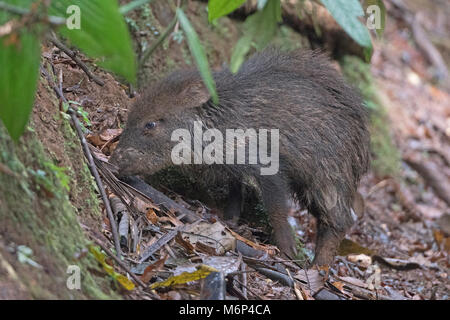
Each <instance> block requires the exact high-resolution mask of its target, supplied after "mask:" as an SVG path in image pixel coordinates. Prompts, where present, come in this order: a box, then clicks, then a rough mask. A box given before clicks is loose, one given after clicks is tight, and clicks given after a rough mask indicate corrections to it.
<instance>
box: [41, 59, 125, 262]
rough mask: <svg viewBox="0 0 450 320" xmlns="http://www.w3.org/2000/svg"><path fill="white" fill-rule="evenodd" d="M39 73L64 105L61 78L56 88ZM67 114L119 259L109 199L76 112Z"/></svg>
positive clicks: (47, 76) (117, 238)
mask: <svg viewBox="0 0 450 320" xmlns="http://www.w3.org/2000/svg"><path fill="white" fill-rule="evenodd" d="M41 72H42V73H43V74H44V75H45V76H46V78H47V81H48V83H49V85H50V86H51V87H52V89H53V90H54V91H55V93H56V95H57V96H58V97H59V98H60V99H61V101H63V102H64V103H68V101H67V99H66V97H65V96H64V94H63V92H62V83H61V82H62V79H61V78H62V77H60V85H59V87H58V86H57V85H56V84H55V83H54V82H53V81H52V79H51V77H50V75H49V74H48V72H47V71H46V70H45V69H44V68H42V67H41ZM67 112H68V113H69V115H70V117H71V119H72V123H73V125H74V127H75V131H76V132H77V134H78V138H79V139H80V143H81V146H82V148H83V152H84V155H85V157H86V159H87V160H88V161H87V165H88V167H89V170H90V171H91V174H92V175H93V176H94V179H95V182H96V183H97V187H98V190H99V192H100V194H101V196H102V199H103V203H104V204H105V209H106V213H107V215H108V219H109V222H110V224H111V232H112V235H113V240H114V247H115V249H116V252H117V256H118V257H119V258H120V257H121V255H122V254H121V252H122V251H121V250H120V242H119V234H118V230H117V223H116V220H115V219H114V215H113V212H112V210H111V204H110V203H109V199H108V196H107V195H106V192H105V189H104V187H103V183H102V180H101V179H100V176H99V174H98V171H97V168H96V166H95V163H94V158H93V156H92V154H91V151H90V149H89V146H88V144H87V141H86V138H85V137H84V134H83V132H82V131H81V126H80V121H79V120H78V118H77V116H76V112H75V110H73V109H72V108H71V107H70V106H69V108H68V110H67Z"/></svg>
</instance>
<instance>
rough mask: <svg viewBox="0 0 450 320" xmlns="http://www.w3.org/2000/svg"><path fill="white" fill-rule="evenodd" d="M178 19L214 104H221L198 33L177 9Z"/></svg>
mask: <svg viewBox="0 0 450 320" xmlns="http://www.w3.org/2000/svg"><path fill="white" fill-rule="evenodd" d="M177 17H178V21H179V22H180V26H181V28H183V31H184V33H185V34H186V39H187V42H188V44H189V50H190V51H191V54H192V56H193V57H194V60H195V62H196V64H197V68H198V70H199V72H200V75H201V76H202V79H203V82H204V83H205V85H206V88H208V91H209V93H210V94H211V97H212V99H213V101H214V103H216V104H217V103H218V102H219V97H218V96H217V92H216V84H215V82H214V79H213V77H212V74H211V70H210V69H209V64H208V59H207V58H206V54H205V50H204V49H203V46H202V44H201V43H200V40H199V39H198V36H197V33H196V32H195V30H194V28H193V27H192V25H191V23H190V22H189V20H188V18H187V17H186V15H185V14H184V12H183V10H182V9H180V8H178V9H177Z"/></svg>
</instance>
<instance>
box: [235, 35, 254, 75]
mask: <svg viewBox="0 0 450 320" xmlns="http://www.w3.org/2000/svg"><path fill="white" fill-rule="evenodd" d="M251 46H252V39H251V38H249V37H245V36H244V37H242V38H240V39H239V41H238V42H237V43H236V45H235V46H234V49H233V54H232V55H231V61H230V70H231V72H232V73H236V72H237V71H238V70H239V67H240V66H241V64H242V63H243V62H244V61H245V56H246V55H247V53H248V52H249V51H250V48H251Z"/></svg>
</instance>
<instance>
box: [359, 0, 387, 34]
mask: <svg viewBox="0 0 450 320" xmlns="http://www.w3.org/2000/svg"><path fill="white" fill-rule="evenodd" d="M363 6H364V11H365V12H366V14H367V15H368V17H367V18H369V17H370V15H371V14H374V17H375V19H379V21H374V22H375V31H376V33H377V36H378V37H381V36H382V35H383V33H384V28H385V26H386V7H385V6H384V3H383V0H364V3H363ZM371 6H377V7H378V8H372V7H371ZM367 9H374V11H372V10H369V12H368V11H367ZM378 15H379V16H378Z"/></svg>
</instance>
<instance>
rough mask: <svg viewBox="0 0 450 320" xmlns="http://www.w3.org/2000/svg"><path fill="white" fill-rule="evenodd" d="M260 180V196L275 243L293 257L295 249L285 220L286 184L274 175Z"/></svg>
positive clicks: (286, 208)
mask: <svg viewBox="0 0 450 320" xmlns="http://www.w3.org/2000/svg"><path fill="white" fill-rule="evenodd" d="M260 182H261V192H262V198H263V202H264V206H265V208H266V210H267V214H268V216H269V219H270V224H271V226H272V229H273V236H274V240H275V243H276V244H277V246H278V247H279V248H280V250H281V251H282V252H283V253H285V254H286V255H288V256H289V257H291V258H294V257H295V255H296V254H297V250H296V246H295V239H294V235H293V232H292V230H291V227H290V225H289V223H288V221H287V217H288V205H287V199H288V192H287V190H288V189H287V186H286V184H285V182H284V181H283V180H282V179H280V178H279V177H276V176H270V177H269V176H266V177H262V178H261V180H260Z"/></svg>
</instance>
